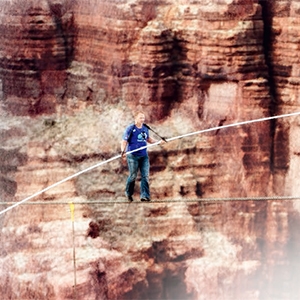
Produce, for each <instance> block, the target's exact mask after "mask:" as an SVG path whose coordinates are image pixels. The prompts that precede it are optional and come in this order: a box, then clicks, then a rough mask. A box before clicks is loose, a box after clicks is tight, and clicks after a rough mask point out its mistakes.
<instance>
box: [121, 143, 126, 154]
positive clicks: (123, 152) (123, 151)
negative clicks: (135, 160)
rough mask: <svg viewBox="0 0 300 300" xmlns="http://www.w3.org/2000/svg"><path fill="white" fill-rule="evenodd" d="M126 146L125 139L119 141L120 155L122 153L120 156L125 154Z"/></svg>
mask: <svg viewBox="0 0 300 300" xmlns="http://www.w3.org/2000/svg"><path fill="white" fill-rule="evenodd" d="M126 147H127V141H125V140H122V141H121V155H122V157H124V156H125V152H126Z"/></svg>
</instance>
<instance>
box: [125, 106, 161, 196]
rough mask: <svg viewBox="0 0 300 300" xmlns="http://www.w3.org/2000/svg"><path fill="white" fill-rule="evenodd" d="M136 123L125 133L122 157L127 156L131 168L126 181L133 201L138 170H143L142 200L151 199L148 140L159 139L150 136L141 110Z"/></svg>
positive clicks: (127, 194) (150, 141)
mask: <svg viewBox="0 0 300 300" xmlns="http://www.w3.org/2000/svg"><path fill="white" fill-rule="evenodd" d="M134 117H135V119H134V120H135V122H134V124H131V125H129V126H128V127H127V128H126V129H125V132H124V134H123V139H122V142H121V153H122V158H123V159H125V158H126V156H127V164H128V170H129V176H128V178H127V182H126V189H125V194H126V197H127V199H128V201H133V198H132V195H133V192H134V186H135V180H136V177H137V173H138V170H140V172H141V201H150V190H149V169H150V163H149V157H148V153H147V148H146V147H145V146H147V142H148V143H150V144H153V143H156V142H157V141H156V140H154V139H152V138H151V137H150V136H149V130H148V128H147V127H146V126H145V125H144V122H145V114H144V113H143V112H141V111H139V112H137V113H136V114H135V116H134ZM141 147H145V148H143V149H141V150H137V151H135V152H133V153H130V154H127V155H126V151H128V152H129V151H132V150H136V149H139V148H141Z"/></svg>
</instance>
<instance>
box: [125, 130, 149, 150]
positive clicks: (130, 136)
mask: <svg viewBox="0 0 300 300" xmlns="http://www.w3.org/2000/svg"><path fill="white" fill-rule="evenodd" d="M148 138H149V130H148V128H146V127H145V126H144V125H143V126H142V128H138V127H136V126H135V124H131V125H129V126H128V127H127V128H126V129H125V132H124V134H123V140H125V141H127V143H128V144H127V151H132V150H135V149H138V148H140V147H144V146H146V145H147V139H148ZM132 154H133V155H137V156H145V155H147V148H144V149H141V150H138V151H135V152H133V153H132Z"/></svg>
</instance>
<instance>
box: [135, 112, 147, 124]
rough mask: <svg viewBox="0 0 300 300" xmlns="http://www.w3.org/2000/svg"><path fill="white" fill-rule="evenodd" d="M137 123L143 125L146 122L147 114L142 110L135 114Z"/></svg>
mask: <svg viewBox="0 0 300 300" xmlns="http://www.w3.org/2000/svg"><path fill="white" fill-rule="evenodd" d="M134 120H135V123H136V124H138V125H142V124H143V123H144V122H145V114H144V113H143V112H142V111H137V112H136V113H135V114H134Z"/></svg>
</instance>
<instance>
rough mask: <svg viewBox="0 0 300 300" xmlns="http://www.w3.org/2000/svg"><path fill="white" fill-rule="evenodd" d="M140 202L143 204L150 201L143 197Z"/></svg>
mask: <svg viewBox="0 0 300 300" xmlns="http://www.w3.org/2000/svg"><path fill="white" fill-rule="evenodd" d="M141 201H143V202H149V201H151V200H150V199H149V198H146V197H143V198H141Z"/></svg>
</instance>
